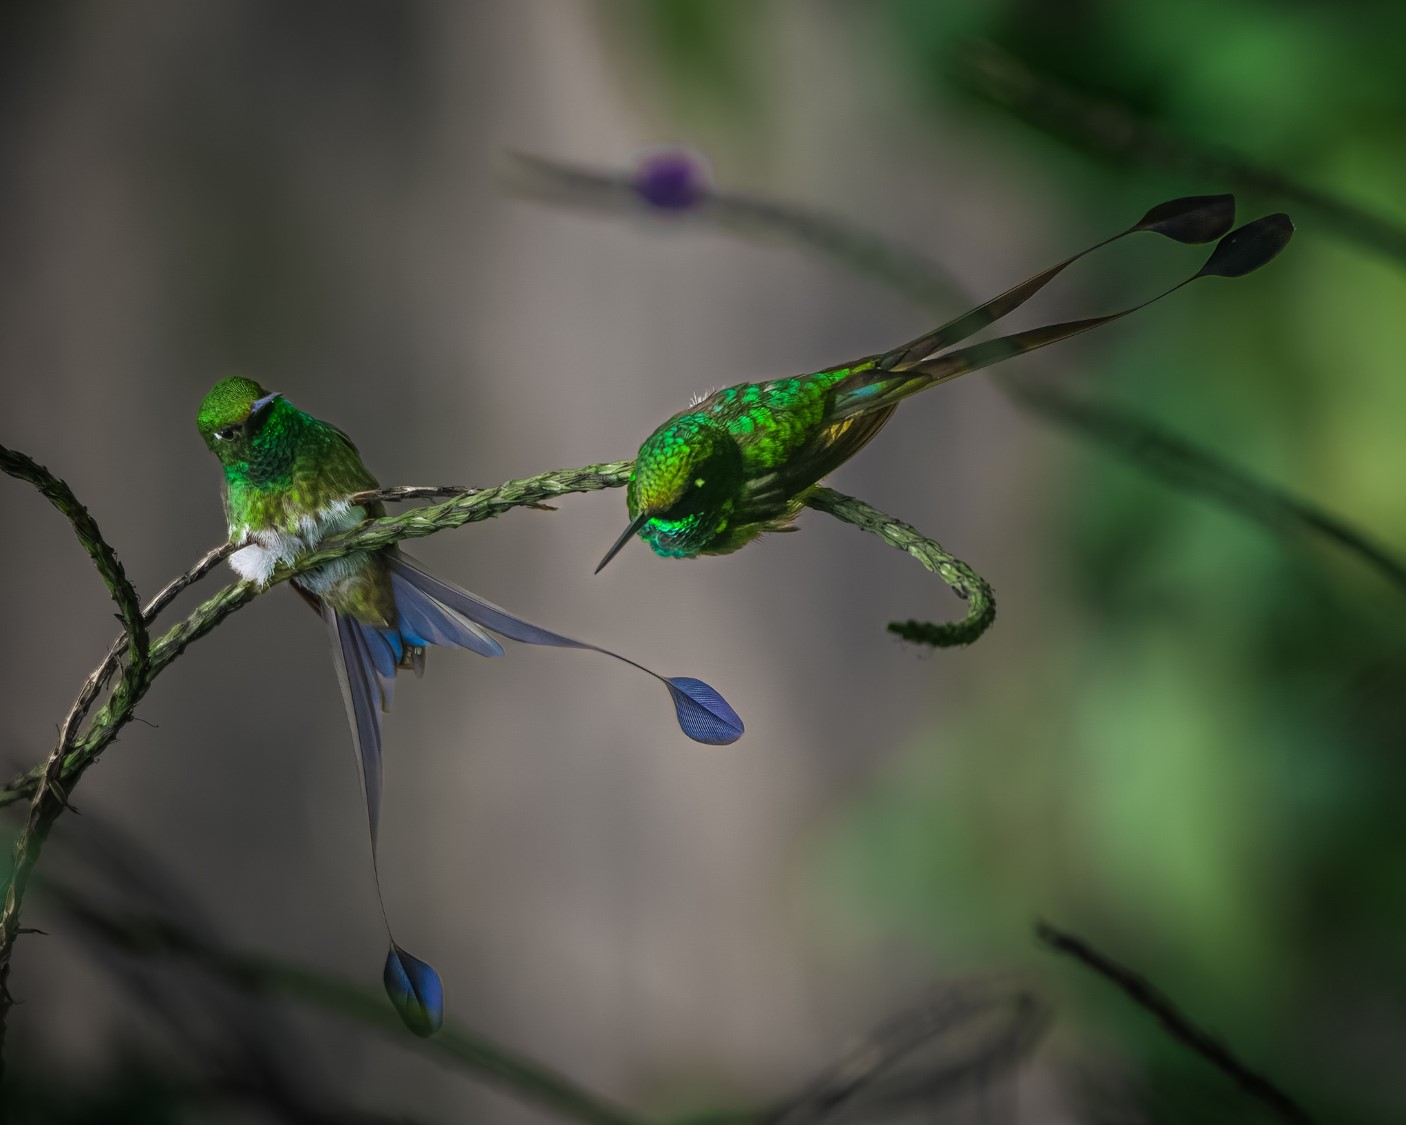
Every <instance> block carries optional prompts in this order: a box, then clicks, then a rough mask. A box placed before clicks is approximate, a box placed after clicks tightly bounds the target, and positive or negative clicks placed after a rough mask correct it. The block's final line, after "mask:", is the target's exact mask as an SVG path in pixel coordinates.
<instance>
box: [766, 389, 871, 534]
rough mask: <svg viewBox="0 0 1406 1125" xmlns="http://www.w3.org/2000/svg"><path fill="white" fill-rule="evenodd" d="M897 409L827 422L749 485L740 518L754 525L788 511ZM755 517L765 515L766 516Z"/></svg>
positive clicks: (861, 445)
mask: <svg viewBox="0 0 1406 1125" xmlns="http://www.w3.org/2000/svg"><path fill="white" fill-rule="evenodd" d="M897 408H898V404H897V403H893V404H891V405H889V406H885V407H881V408H880V409H878V410H871V411H867V412H865V413H863V414H851V415H849V416H847V417H845V418H841V419H840V420H838V421H835V422H827V423H826V424H825V425H824V426H823V427H822V428H821V429H819V430H817V431H816V433H815V435H814V436H813V437H812V438H811V439H810V440H809V441H808V442H806V444H805V445H803V446H802V447H801V448H800V449H798V450H796V451H795V453H793V454H792V455H791V456H789V457H787V458H786V460H785V461H783V462H782V463H781V464H779V465H777V466H776V468H775V469H774V470H773V471H772V472H769V473H763V474H759V475H757V476H755V477H753V478H752V479H750V480H748V481H747V484H746V498H745V502H744V506H743V509H742V512H741V515H740V518H741V519H743V520H748V521H750V520H752V519H754V518H763V516H764V514H765V513H768V512H772V511H774V510H777V509H783V510H784V509H785V507H786V505H787V503H788V502H789V501H791V500H793V499H794V498H795V497H796V496H797V495H798V494H799V493H801V492H803V491H804V490H805V489H807V488H809V487H810V486H811V485H813V484H815V483H816V482H817V481H820V480H823V479H824V478H825V477H827V476H829V475H830V474H831V473H832V472H834V471H835V470H836V469H838V468H839V467H840V466H841V465H843V464H844V463H845V462H846V461H848V460H849V459H850V458H851V457H853V456H854V455H855V454H856V453H858V452H859V451H860V450H861V449H863V448H864V447H865V446H866V445H867V444H869V442H870V440H871V439H872V438H873V437H874V435H875V434H877V433H878V432H879V431H880V430H881V429H883V427H884V424H885V423H887V422H888V420H889V419H890V418H891V417H892V416H893V412H894V410H896V409H897ZM755 513H762V514H763V516H758V515H755Z"/></svg>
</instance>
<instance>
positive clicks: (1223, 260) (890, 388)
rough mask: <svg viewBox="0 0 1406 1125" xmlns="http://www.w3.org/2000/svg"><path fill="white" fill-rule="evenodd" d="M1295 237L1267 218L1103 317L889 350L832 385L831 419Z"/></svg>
mask: <svg viewBox="0 0 1406 1125" xmlns="http://www.w3.org/2000/svg"><path fill="white" fill-rule="evenodd" d="M1293 233H1294V224H1293V223H1292V222H1290V220H1289V216H1288V215H1285V214H1275V215H1266V216H1265V217H1264V218H1261V219H1256V220H1255V221H1254V222H1251V223H1246V224H1245V225H1244V226H1242V227H1238V228H1236V229H1235V230H1233V231H1231V232H1230V233H1229V234H1227V235H1226V236H1225V237H1224V238H1222V239H1221V240H1220V241H1219V242H1218V243H1216V247H1215V249H1214V250H1212V251H1211V255H1210V257H1209V258H1207V260H1206V263H1205V265H1203V266H1202V267H1201V268H1200V269H1199V270H1197V271H1196V272H1195V273H1194V274H1192V275H1191V276H1190V277H1188V278H1186V279H1184V280H1183V281H1180V282H1178V283H1177V284H1176V285H1173V286H1172V287H1171V288H1169V289H1165V290H1163V291H1162V292H1161V293H1158V294H1157V295H1156V296H1155V297H1151V298H1149V299H1148V300H1146V301H1143V302H1141V303H1140V304H1136V305H1133V306H1131V307H1130V308H1126V309H1122V310H1121V311H1119V312H1116V313H1109V314H1108V315H1107V316H1096V317H1091V318H1089V319H1087V320H1072V321H1066V322H1064V323H1062V324H1048V325H1045V326H1044V327H1042V328H1032V329H1029V330H1028V331H1025V332H1016V333H1014V334H1012V335H1010V336H999V337H997V338H996V339H994V340H986V341H984V342H983V343H980V344H971V345H969V346H968V347H965V348H959V349H957V350H956V351H953V352H947V353H946V354H944V355H927V356H919V357H917V358H915V359H910V358H907V357H906V356H907V353H906V352H904V351H903V349H900V350H899V351H898V352H890V353H888V354H887V355H885V356H882V357H880V358H879V359H878V361H877V362H876V363H874V364H872V365H864V366H863V367H862V368H861V369H857V370H856V371H855V373H854V375H852V376H851V377H849V378H848V379H846V380H844V381H843V382H841V383H838V384H836V387H835V398H834V409H833V412H832V415H831V417H832V418H833V419H834V420H836V421H839V420H842V419H845V418H848V417H851V416H854V415H859V414H864V413H868V412H869V411H872V410H875V409H884V408H887V407H890V406H892V405H895V404H896V403H898V402H899V401H900V400H902V399H904V398H907V397H908V396H909V395H912V394H916V393H917V392H919V391H923V390H926V389H927V388H928V387H933V386H936V385H937V384H938V383H945V382H947V381H948V380H950V379H955V378H957V376H959V375H965V374H966V373H967V372H968V371H976V370H978V369H980V368H982V367H990V366H991V365H992V364H993V363H1000V362H1001V361H1002V360H1005V359H1010V358H1011V357H1012V356H1017V355H1023V354H1024V353H1025V352H1030V351H1034V350H1035V349H1037V348H1043V347H1045V346H1046V345H1048V344H1054V343H1058V342H1059V341H1060V340H1067V339H1069V338H1070V337H1071V336H1078V335H1079V334H1080V333H1083V332H1088V331H1090V330H1091V329H1094V328H1098V327H1100V326H1101V325H1104V324H1110V323H1112V322H1113V321H1115V320H1120V319H1122V318H1123V317H1125V316H1131V315H1132V314H1133V313H1135V312H1137V311H1138V310H1139V309H1145V308H1146V307H1147V306H1148V305H1151V304H1153V303H1155V302H1157V301H1160V300H1161V299H1162V298H1163V297H1168V296H1170V295H1171V294H1173V293H1175V292H1176V291H1177V290H1178V289H1181V288H1182V287H1183V286H1186V285H1190V284H1191V283H1192V282H1193V281H1196V280H1198V279H1200V278H1203V277H1241V276H1243V275H1244V274H1247V273H1250V272H1251V271H1253V270H1257V269H1259V267H1260V266H1262V265H1264V264H1265V263H1266V262H1268V261H1270V260H1271V259H1273V258H1274V257H1275V256H1276V255H1277V254H1278V253H1279V251H1281V250H1282V249H1284V247H1285V246H1286V245H1288V242H1289V239H1290V238H1291V237H1292V236H1293ZM909 350H912V349H911V348H910V349H909ZM893 357H897V358H893ZM886 363H887V366H885V364H886Z"/></svg>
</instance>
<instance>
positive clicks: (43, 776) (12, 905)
mask: <svg viewBox="0 0 1406 1125" xmlns="http://www.w3.org/2000/svg"><path fill="white" fill-rule="evenodd" d="M0 471H3V472H5V473H6V474H8V475H9V476H12V477H16V478H18V479H19V480H23V481H27V482H28V483H29V484H32V485H33V486H34V487H35V488H36V489H38V490H39V492H40V494H41V495H43V496H44V498H45V499H47V500H48V501H49V503H51V504H53V506H54V507H55V508H57V509H58V510H59V511H60V512H61V513H62V514H63V515H64V516H65V518H67V520H68V522H69V523H70V524H72V525H73V531H74V534H75V535H77V536H78V542H79V543H81V544H82V545H83V550H84V551H86V552H87V554H88V557H89V558H90V559H92V560H93V565H94V566H95V567H96V568H97V571H98V574H99V576H100V577H101V578H102V580H103V582H104V584H105V585H106V586H107V589H108V592H109V593H110V594H111V595H112V600H113V601H114V602H115V603H116V604H117V612H118V616H119V617H120V618H121V619H122V625H123V629H124V632H123V647H124V648H125V649H126V651H127V654H128V657H127V669H126V671H125V672H124V673H123V675H122V679H121V681H120V682H119V683H118V685H117V687H116V688H115V689H114V690H113V699H114V700H119V699H120V700H131V701H132V703H133V705H135V702H136V700H137V699H140V698H141V696H142V694H143V693H144V692H145V691H146V685H147V682H148V666H149V657H150V651H149V650H150V640H149V638H148V636H147V630H146V620H145V618H144V616H143V614H142V607H141V602H140V600H139V599H138V598H137V591H136V590H135V589H134V588H133V587H132V583H131V582H130V581H129V580H128V578H127V573H126V571H124V570H123V569H122V563H121V561H120V560H119V559H118V557H117V552H116V551H114V550H113V549H112V547H111V546H110V545H109V544H108V542H107V540H106V539H104V538H103V534H102V531H101V529H99V527H98V524H97V521H96V520H95V519H93V517H92V515H91V514H89V512H88V509H87V508H85V507H84V506H83V505H82V504H80V503H79V502H78V497H76V496H75V495H74V494H73V490H72V489H71V488H69V487H68V485H67V484H66V483H64V482H63V481H62V480H60V479H59V478H58V477H56V476H54V474H53V473H51V472H49V470H48V469H46V468H44V466H43V465H40V464H39V463H38V462H36V461H34V460H32V459H31V458H29V457H26V456H25V455H24V454H23V453H19V452H17V451H15V450H12V449H8V448H6V447H5V446H3V445H0ZM114 659H115V658H113V657H109V659H108V660H106V661H104V662H103V665H102V667H101V668H100V669H99V672H95V673H94V676H93V677H90V679H89V683H88V684H85V685H84V689H83V691H82V692H81V693H80V695H79V699H80V703H78V704H75V705H74V707H73V708H72V709H71V710H70V711H69V713H68V716H67V717H66V718H65V719H64V721H63V724H62V726H60V728H59V737H58V742H57V743H56V744H55V746H54V749H53V751H52V752H51V753H50V754H49V757H48V759H47V760H46V761H45V763H44V764H43V765H42V766H40V767H38V768H37V769H36V771H35V773H36V775H37V776H36V784H35V786H34V793H33V797H32V799H31V801H30V806H29V818H28V820H27V821H26V823H25V826H24V828H23V829H22V830H21V831H20V834H19V837H18V838H17V839H16V841H15V849H14V857H13V860H12V866H11V872H10V878H9V881H8V883H7V884H6V887H5V895H4V903H3V906H0V1048H3V1046H4V1034H5V1015H6V1013H7V1012H8V1010H9V1007H10V1005H11V1004H12V1003H13V1000H12V998H11V996H10V989H9V982H10V951H11V949H12V948H13V947H14V943H15V938H16V937H17V936H18V935H19V929H20V904H21V902H22V901H23V900H24V892H25V887H26V886H27V885H28V883H29V876H30V874H31V873H32V872H33V870H34V865H35V864H36V863H37V862H38V861H39V853H40V851H41V849H42V848H43V846H44V837H45V835H47V833H48V831H49V827H50V825H52V824H53V822H54V820H55V819H56V818H57V817H58V815H59V813H60V812H62V811H63V809H64V807H65V806H66V805H67V804H68V795H67V793H66V792H65V791H64V789H63V787H62V786H61V785H60V784H59V773H60V770H61V769H62V766H63V761H64V757H65V756H66V754H67V753H68V749H69V747H70V745H71V744H72V740H73V735H74V732H75V731H76V729H77V727H78V724H79V723H80V722H81V721H82V714H83V712H84V711H85V710H86V706H85V705H83V704H82V702H81V701H82V700H84V699H85V698H86V699H87V700H88V701H89V703H91V700H92V698H94V697H95V696H96V694H97V691H98V687H99V685H100V683H101V682H102V680H106V679H107V677H108V676H109V675H111V672H112V670H113V668H114V667H115V665H114V664H113V663H112V661H113V660H114ZM104 669H105V670H106V671H104ZM100 674H101V675H100ZM99 676H100V678H99ZM3 1066H4V1056H3V1054H0V1073H3Z"/></svg>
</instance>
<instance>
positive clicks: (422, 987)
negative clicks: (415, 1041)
mask: <svg viewBox="0 0 1406 1125" xmlns="http://www.w3.org/2000/svg"><path fill="white" fill-rule="evenodd" d="M381 979H382V980H383V981H384V982H385V985H386V995H387V996H389V997H390V998H391V1003H392V1004H393V1005H394V1006H395V1010H396V1011H397V1012H399V1013H400V1018H401V1019H402V1020H404V1021H405V1026H406V1027H408V1028H409V1029H410V1030H411V1031H413V1032H414V1033H415V1034H416V1035H418V1036H420V1037H421V1038H422V1039H425V1038H428V1037H429V1036H431V1035H433V1034H434V1033H435V1032H436V1031H438V1030H439V1029H440V1026H441V1025H442V1024H443V1023H444V984H443V983H442V982H441V981H440V979H439V974H438V973H437V972H435V971H434V968H433V967H432V966H430V965H427V964H425V962H423V961H421V960H420V959H419V958H418V957H415V956H412V955H411V954H409V953H406V952H405V950H403V949H401V948H400V946H398V945H395V944H392V945H391V948H390V952H389V953H387V954H386V970H385V972H384V973H383V974H382V977H381Z"/></svg>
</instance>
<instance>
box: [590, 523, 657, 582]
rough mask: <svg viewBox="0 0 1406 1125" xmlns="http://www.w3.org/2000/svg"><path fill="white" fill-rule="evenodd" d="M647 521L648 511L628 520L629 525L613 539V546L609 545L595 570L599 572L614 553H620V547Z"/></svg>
mask: <svg viewBox="0 0 1406 1125" xmlns="http://www.w3.org/2000/svg"><path fill="white" fill-rule="evenodd" d="M648 522H649V513H648V512H641V513H640V514H639V515H637V516H636V517H635V518H634V519H632V520H631V521H630V526H629V527H627V528H626V529H625V533H624V534H623V535H621V536H620V538H619V539H617V540H615V546H613V547H611V548H610V550H608V551H606V553H605V558H603V559H601V561H600V566H598V567H596V571H595V572H596V573H597V574H599V573H600V572H601V571H602V570H604V569H605V564H606V563H608V562H609V561H610V560H611V559H613V558H614V557H615V556H616V555H618V554H619V553H620V548H621V547H623V546H624V545H625V544H626V543H628V542H629V541H630V540H631V539H632V538H634V536H635V534H636V533H637V532H638V531H639V529H640V528H642V527H643V526H644V525H645V524H646V523H648Z"/></svg>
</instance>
